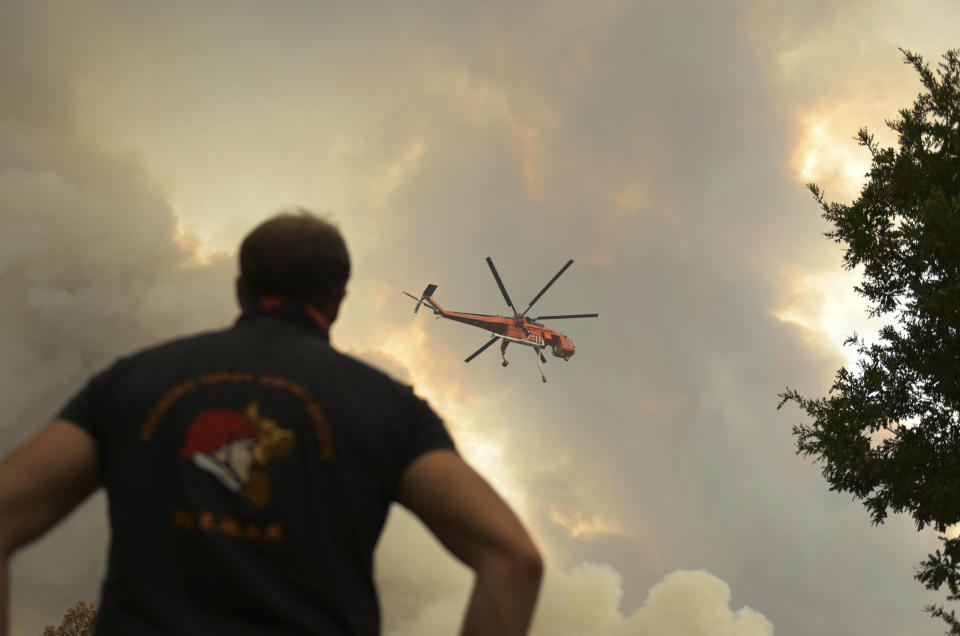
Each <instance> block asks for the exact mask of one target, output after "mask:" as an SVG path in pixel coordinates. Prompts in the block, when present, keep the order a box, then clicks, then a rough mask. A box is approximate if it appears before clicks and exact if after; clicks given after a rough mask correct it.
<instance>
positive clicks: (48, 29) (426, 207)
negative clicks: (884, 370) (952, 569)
mask: <svg viewBox="0 0 960 636" xmlns="http://www.w3.org/2000/svg"><path fill="white" fill-rule="evenodd" d="M958 24H960V5H957V3H955V2H947V1H942V2H933V1H925V2H905V1H904V2H826V1H820V2H809V3H795V2H794V3H789V2H760V1H757V2H747V1H744V2H715V1H714V2H707V1H689V2H681V1H674V2H666V1H650V2H617V1H606V2H593V3H583V2H574V1H572V0H570V1H561V0H558V1H546V0H544V1H538V2H527V3H507V2H486V3H443V2H435V3H429V2H423V3H382V4H366V5H363V6H362V7H361V6H360V5H359V4H357V3H320V2H274V3H265V2H253V1H249V2H230V3H227V2H203V3H195V2H179V1H173V2H165V3H147V2H125V3H120V2H109V1H93V0H90V1H80V2H73V3H61V2H18V1H13V2H4V3H2V5H0V82H2V86H3V87H4V90H3V91H0V293H2V294H3V298H4V310H3V312H0V346H2V352H3V355H2V357H0V359H2V362H0V378H2V382H0V398H2V400H3V404H4V406H5V409H4V414H5V415H4V416H3V417H0V433H2V440H3V441H2V442H0V451H2V452H4V453H5V452H7V451H9V450H10V449H11V448H12V447H13V446H14V445H16V444H17V443H19V442H20V441H22V440H23V439H25V438H26V437H27V436H28V435H29V434H30V433H31V432H33V431H35V430H36V429H37V428H38V427H39V426H41V425H42V424H43V423H44V422H45V421H46V420H47V419H48V418H49V417H50V416H51V415H53V414H54V412H55V411H56V409H57V407H58V405H59V404H60V403H61V402H62V401H63V400H64V399H66V398H67V397H68V396H69V395H70V394H71V393H72V392H73V391H75V390H76V389H78V388H79V386H81V384H82V383H83V381H84V379H85V378H86V377H87V376H88V375H89V374H91V373H93V372H95V371H96V370H98V369H99V368H101V367H102V366H103V365H105V364H107V363H108V362H109V361H110V360H112V359H113V358H115V357H116V356H118V355H121V354H123V353H125V352H127V351H129V350H131V349H134V348H138V347H141V346H145V345H148V344H151V343H153V342H156V341H157V340H159V339H163V338H169V337H172V336H175V335H178V334H182V333H187V332H190V331H193V330H197V329H205V328H214V327H219V326H222V325H226V324H229V322H230V321H231V320H232V319H233V317H234V316H235V310H234V308H233V305H232V296H231V284H232V278H233V276H234V275H235V265H234V261H233V259H234V250H235V246H236V244H237V242H238V241H239V240H240V238H241V237H242V236H243V234H244V233H245V232H247V231H248V230H249V229H250V228H251V227H252V226H253V225H254V224H255V223H257V222H258V221H260V220H262V219H263V218H265V217H266V216H268V215H270V214H272V213H273V212H275V211H277V210H279V209H281V208H284V207H287V206H291V205H302V206H306V207H309V208H312V209H314V210H317V211H321V212H326V213H329V214H331V217H332V219H333V220H334V221H335V222H337V223H338V224H339V225H340V226H341V228H342V229H343V231H344V234H345V235H346V238H347V241H348V243H349V245H350V247H351V251H352V255H353V258H354V261H355V271H354V278H353V280H352V281H351V283H350V285H349V288H348V297H347V300H346V304H345V306H344V310H343V312H342V315H341V319H340V321H339V322H338V323H337V324H336V325H335V326H334V328H333V341H334V343H335V345H336V346H338V347H339V348H341V349H343V350H345V351H347V352H350V353H353V354H354V355H357V356H359V357H362V358H364V359H366V360H368V361H370V362H372V363H374V364H377V365H379V366H380V367H381V368H383V369H385V370H386V371H388V372H390V373H392V374H394V375H395V376H397V377H399V378H401V379H403V380H404V381H407V382H411V383H413V384H414V386H415V387H416V389H417V390H418V392H419V393H421V394H422V395H424V396H425V397H427V398H428V399H429V400H430V401H431V403H432V404H433V405H434V406H435V407H436V409H437V410H438V411H439V412H440V413H441V414H442V415H443V416H444V417H445V418H446V420H447V422H448V424H449V426H450V428H451V430H452V432H453V433H454V435H455V437H456V438H457V441H458V444H459V445H460V448H461V450H462V452H463V454H464V455H465V456H466V457H467V458H468V459H469V460H470V461H472V462H473V463H475V464H476V465H477V467H478V468H479V469H480V470H481V471H482V472H483V473H484V474H485V475H487V476H488V478H489V479H490V480H491V481H493V482H494V483H495V484H496V485H497V486H498V487H499V488H501V489H502V490H503V491H504V493H505V494H506V496H507V498H508V499H509V500H510V501H511V503H513V504H514V505H515V506H516V507H517V509H518V511H519V512H520V514H521V516H522V517H523V519H524V520H525V521H526V522H527V524H528V525H529V526H530V528H531V531H532V532H533V533H534V535H535V537H536V538H537V540H538V541H539V542H540V543H541V545H542V546H543V550H544V552H545V556H546V558H547V561H548V574H547V579H546V583H545V588H544V593H543V597H542V601H541V605H540V608H539V610H538V613H537V616H536V622H535V633H536V634H538V635H539V636H548V635H550V636H552V635H561V636H563V635H567V634H569V635H574V634H597V635H600V636H614V635H616V636H621V635H622V636H626V635H630V636H634V635H640V636H653V635H668V636H670V635H677V636H700V635H707V634H710V635H715V634H723V635H730V636H754V635H761V634H770V633H772V632H773V631H775V632H776V633H778V634H789V635H791V636H792V635H808V634H809V635H814V634H817V635H820V634H874V635H878V636H888V635H889V636H893V635H900V634H904V633H910V634H931V635H932V634H939V633H942V631H943V630H942V628H941V625H940V624H939V623H937V622H935V621H933V620H932V619H929V618H927V617H926V616H925V615H923V614H922V613H921V611H920V610H921V607H922V606H923V605H924V604H926V603H929V602H934V601H938V600H939V599H940V596H939V595H931V594H928V593H925V592H924V591H923V590H922V588H921V587H920V585H919V584H918V583H916V582H915V581H913V579H912V574H913V570H914V567H915V565H916V564H917V563H918V562H919V561H920V560H921V559H922V558H923V557H924V556H925V555H926V553H927V552H928V551H930V550H931V549H932V548H933V547H935V545H936V538H935V537H934V536H933V535H931V534H918V533H916V532H915V531H914V529H913V526H912V525H911V523H910V522H909V520H908V519H902V518H894V519H891V520H890V521H889V522H888V523H887V524H886V525H884V526H882V527H879V528H875V527H872V526H871V525H870V523H869V518H868V515H867V514H866V512H865V511H864V510H863V509H862V507H861V506H860V505H859V504H858V503H856V502H853V501H851V500H850V499H849V498H848V497H846V496H840V495H837V494H835V493H829V492H828V491H827V488H826V482H825V481H824V480H823V479H822V477H821V476H820V472H819V469H818V467H817V466H815V465H812V464H811V463H810V462H809V461H808V460H805V459H801V458H797V457H796V456H795V455H794V453H793V447H794V446H793V439H792V436H791V434H790V427H791V426H792V425H794V424H795V423H797V422H799V421H800V418H801V416H800V414H799V413H798V412H797V411H795V410H786V411H783V412H777V411H776V409H775V407H776V404H777V397H776V395H777V393H778V392H779V391H782V390H783V388H784V387H785V386H787V385H789V386H791V387H795V388H798V389H799V390H801V391H802V392H806V393H810V394H818V393H822V392H825V391H826V389H827V388H828V386H829V384H830V381H831V378H832V374H833V372H834V371H835V370H836V368H837V367H838V366H839V365H840V364H843V363H844V360H845V358H844V352H843V351H842V350H841V349H840V348H839V343H840V342H841V341H842V339H843V337H844V336H845V335H846V334H848V333H850V332H851V331H853V330H862V329H867V328H869V325H867V324H866V323H865V321H864V315H863V310H862V307H861V306H860V304H859V303H858V301H857V299H856V297H854V296H852V295H851V293H850V292H849V289H850V287H851V286H852V281H853V279H852V278H851V277H850V275H849V274H846V273H844V272H842V271H841V269H840V252H839V250H838V248H837V247H836V246H834V245H833V244H831V243H830V242H829V241H827V240H826V239H824V238H823V236H822V233H823V232H824V231H826V229H827V227H826V225H825V224H824V223H823V221H821V220H820V218H819V211H818V209H817V206H816V204H815V202H814V201H813V200H812V198H811V197H810V196H809V194H808V193H807V192H806V191H805V190H804V188H803V184H804V183H805V182H808V181H811V180H813V181H816V182H818V183H819V184H821V185H822V186H823V187H824V188H825V189H826V191H827V196H828V198H832V199H836V200H841V201H843V200H849V199H850V198H852V197H853V196H855V194H856V192H857V191H858V189H859V186H860V184H861V183H862V175H863V173H864V171H865V170H866V167H867V161H868V158H867V153H866V152H864V151H862V150H861V149H859V148H857V146H856V144H855V143H854V142H853V140H852V137H853V135H854V134H855V132H856V130H857V129H858V128H859V127H861V126H868V127H869V128H871V129H872V130H873V131H875V132H877V133H878V134H879V137H880V139H881V140H882V141H885V142H889V141H890V137H889V135H888V134H887V133H886V132H885V130H884V127H883V121H884V119H885V118H890V117H893V116H894V115H895V113H896V111H897V109H899V108H901V107H903V106H906V105H908V104H909V103H910V102H911V100H912V99H913V97H914V96H915V95H916V94H917V92H918V91H919V88H920V86H919V82H918V80H917V77H916V75H915V73H914V72H913V71H912V69H910V68H909V67H907V66H905V65H903V63H902V55H901V54H900V52H899V51H898V50H897V49H898V47H903V48H908V49H911V50H914V51H917V52H919V53H921V54H923V55H924V56H925V57H926V58H927V60H928V61H929V62H931V63H935V62H936V61H937V60H938V58H939V56H940V55H941V54H942V53H943V52H944V51H945V50H946V49H948V48H951V47H956V46H957V45H958V43H957V41H956V39H955V37H956V32H957V25H958ZM486 256H491V257H493V259H494V261H495V262H496V264H497V266H498V268H499V270H500V274H501V276H502V277H503V280H504V283H505V284H506V286H507V289H508V290H509V292H510V294H511V296H512V298H513V300H514V303H515V304H517V305H520V304H521V303H522V304H523V306H526V302H527V301H529V300H530V299H531V298H532V297H533V296H534V295H535V294H536V293H537V291H539V289H540V288H541V287H542V285H543V284H544V283H545V282H546V281H547V280H548V279H549V278H550V277H551V276H552V275H553V274H554V273H555V272H556V271H557V270H558V269H559V268H560V266H562V265H563V263H564V262H565V261H566V260H567V259H568V258H573V259H575V261H576V263H575V265H573V267H571V268H570V269H569V270H568V271H567V272H566V273H565V274H564V276H563V277H562V278H561V279H560V280H559V281H558V282H557V283H556V284H555V285H554V287H553V288H552V289H551V290H550V291H549V293H548V294H546V295H545V296H544V297H543V299H542V300H541V301H539V303H538V305H537V309H536V311H534V312H533V313H540V314H558V313H584V312H599V313H600V318H598V319H592V320H581V321H557V322H556V323H554V324H552V325H551V326H553V327H555V328H558V329H560V330H562V331H563V332H564V333H566V334H567V335H569V336H570V337H571V338H572V339H573V340H574V341H575V342H576V343H577V347H578V348H577V354H576V356H575V357H574V358H573V359H572V360H571V361H570V362H569V363H562V362H559V361H554V360H552V359H551V360H550V362H549V363H548V364H547V365H546V367H545V371H546V374H547V376H548V378H549V382H548V383H547V384H545V385H543V384H541V383H540V380H539V372H538V371H537V368H536V364H535V360H534V357H533V354H532V353H531V352H530V351H529V350H526V349H523V350H517V349H518V348H517V347H511V348H510V349H509V350H508V356H509V357H510V359H511V362H512V364H511V365H510V366H509V367H507V368H506V369H504V368H502V367H501V366H500V360H499V355H498V353H497V352H496V350H495V348H491V349H490V350H488V351H487V352H486V353H484V354H483V355H482V356H480V357H478V358H477V359H475V360H474V361H473V362H471V363H470V364H469V365H465V364H463V362H462V360H463V358H464V357H465V356H466V355H468V354H469V353H470V352H472V351H474V350H475V349H476V348H477V347H478V346H480V344H482V343H483V342H485V340H486V339H487V335H486V334H485V333H484V332H482V331H480V330H477V329H473V328H470V327H467V326H464V325H458V324H454V323H450V322H446V321H435V320H433V319H432V317H431V316H430V315H429V314H425V312H421V313H420V314H418V315H414V314H413V313H412V311H411V309H412V302H410V301H409V299H407V298H405V297H404V296H403V295H402V294H401V293H400V292H401V290H404V289H405V290H408V291H411V292H413V293H419V292H420V291H421V290H422V289H423V287H424V286H425V285H426V284H427V283H435V284H437V285H438V290H437V292H436V298H437V300H438V301H439V302H440V303H442V304H444V306H446V307H447V308H449V309H454V310H459V311H477V312H483V313H497V312H501V313H503V312H506V311H507V308H506V306H505V304H504V302H503V299H502V297H501V296H500V293H499V291H498V289H497V286H496V284H495V282H494V280H493V278H492V277H491V276H490V273H489V271H488V269H487V267H486V264H485V263H484V261H483V259H484V257H486ZM105 531H106V529H105V519H104V502H103V500H102V498H95V499H94V501H92V502H90V503H89V504H85V505H84V506H83V507H82V508H81V509H80V510H79V511H78V512H77V513H76V514H75V515H74V516H73V517H72V518H71V520H70V521H69V522H68V523H67V524H66V525H65V526H63V527H62V528H59V529H58V530H56V531H55V532H53V533H52V534H51V535H50V536H49V537H47V538H45V539H43V540H42V541H40V542H38V543H37V544H36V545H35V546H33V547H31V548H30V549H28V550H26V551H24V552H23V553H21V554H20V555H18V556H17V557H16V558H15V560H14V566H13V579H14V587H13V591H12V596H13V621H14V632H13V633H14V634H15V635H16V636H28V635H33V634H36V633H38V632H39V631H40V629H41V628H42V626H43V625H45V624H48V623H53V622H55V621H56V620H58V618H59V616H60V615H61V614H62V612H63V611H64V610H65V609H66V608H67V607H68V606H70V605H72V604H73V603H74V602H75V601H76V600H79V599H80V598H84V599H95V598H96V595H97V592H98V585H99V579H100V577H101V576H102V572H103V563H104V546H105V544H106V538H105ZM377 563H378V577H379V579H380V582H381V593H382V602H383V606H384V613H385V618H386V623H385V634H389V635H401V634H403V635H407V634H410V635H414V634H416V635H425V636H434V635H440V634H449V633H452V631H453V625H454V624H455V623H456V620H457V617H458V615H459V613H460V612H461V610H462V608H463V606H464V604H465V600H466V596H467V591H468V586H469V577H468V576H467V574H466V573H465V571H464V570H463V569H462V568H461V567H460V566H459V565H456V564H455V563H453V562H452V561H451V559H450V557H448V556H447V555H446V554H445V553H443V551H442V550H441V549H440V548H439V547H437V546H436V545H435V544H434V543H433V542H432V540H431V539H430V538H429V537H428V536H427V535H426V533H425V532H424V531H423V530H422V528H421V527H420V526H419V525H418V524H417V523H416V522H415V521H413V520H411V519H410V518H409V516H407V515H405V514H403V513H402V511H399V510H398V511H396V513H395V514H394V515H392V517H391V520H390V522H389V525H388V529H387V531H386V533H385V535H384V538H383V542H382V545H381V548H380V551H379V553H378V560H377Z"/></svg>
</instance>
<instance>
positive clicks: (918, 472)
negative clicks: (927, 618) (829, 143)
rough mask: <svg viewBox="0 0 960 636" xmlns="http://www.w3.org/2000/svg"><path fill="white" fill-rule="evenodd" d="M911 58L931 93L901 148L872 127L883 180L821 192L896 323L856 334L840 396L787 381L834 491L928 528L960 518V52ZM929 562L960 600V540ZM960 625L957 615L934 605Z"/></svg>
mask: <svg viewBox="0 0 960 636" xmlns="http://www.w3.org/2000/svg"><path fill="white" fill-rule="evenodd" d="M902 52H903V54H904V57H905V63H906V64H909V65H912V66H913V68H914V69H916V71H917V73H919V75H920V79H921V81H922V83H923V88H924V90H923V91H922V92H921V93H920V95H919V96H918V97H917V99H916V101H915V102H914V103H913V106H912V107H911V108H905V109H903V110H901V111H900V112H899V116H898V117H897V118H896V119H894V120H892V121H887V125H888V126H889V127H890V128H891V129H892V130H893V131H895V132H896V133H897V139H898V143H897V146H898V147H897V148H881V147H880V145H879V144H878V143H877V142H876V141H875V140H874V137H873V136H872V135H871V134H870V133H869V132H868V131H867V130H866V129H861V130H860V131H859V133H858V134H857V140H858V141H859V143H860V145H861V146H863V147H865V148H866V149H868V150H869V151H870V154H871V155H872V157H873V161H872V164H871V168H870V172H869V173H868V177H869V181H868V182H867V184H866V185H865V186H864V188H863V190H862V191H861V193H860V197H859V198H858V199H857V200H856V201H854V202H853V203H852V204H850V205H842V204H838V203H828V202H826V201H825V200H824V194H823V192H822V191H821V190H820V188H818V187H817V186H816V185H814V184H810V185H808V188H809V189H810V191H811V192H812V193H813V195H814V197H816V199H817V201H818V203H819V204H820V206H821V208H822V210H823V216H824V218H825V219H827V220H828V221H829V222H830V223H831V224H832V225H833V228H834V229H833V230H832V231H830V232H828V233H827V234H826V235H827V236H828V237H829V238H831V239H833V240H834V241H835V242H837V243H839V244H841V245H843V247H844V257H843V264H844V267H845V268H846V269H852V268H855V267H862V268H863V279H862V282H861V283H860V284H859V285H858V286H857V287H856V288H855V290H856V291H857V292H858V293H859V294H860V295H861V296H863V297H864V298H865V299H866V300H867V301H868V304H869V306H870V313H871V315H873V316H881V317H884V318H885V319H886V320H889V321H890V324H887V325H886V326H884V327H883V328H882V329H881V330H880V332H879V334H878V338H877V340H876V342H874V343H872V344H869V345H868V344H866V343H865V342H864V340H863V339H861V338H859V337H858V336H856V335H853V336H851V337H850V338H849V339H848V340H847V343H846V344H848V345H849V346H853V347H855V348H856V351H857V353H858V356H859V359H858V363H857V369H855V370H848V369H846V368H841V369H840V370H839V371H838V372H837V374H836V379H835V381H834V383H833V386H832V387H831V388H830V392H829V393H828V395H827V396H826V397H822V398H816V399H811V398H807V397H804V396H801V395H800V394H799V393H797V391H795V390H792V389H789V388H788V389H787V390H786V392H785V393H783V394H781V396H780V397H781V402H780V406H783V404H784V403H786V402H794V403H796V404H797V405H798V406H799V407H800V408H801V409H802V410H804V411H805V412H806V413H807V415H808V416H809V417H810V419H811V420H812V423H810V424H802V425H798V426H795V427H794V428H793V432H794V435H795V436H796V440H797V453H798V454H802V455H808V456H812V457H814V458H816V460H817V461H818V462H820V463H821V464H822V466H823V475H824V477H825V478H826V479H827V481H828V482H829V484H830V489H831V490H835V491H839V492H846V493H851V494H852V495H853V496H854V498H856V499H860V500H862V501H863V504H864V506H865V507H866V508H867V510H868V511H869V513H870V517H871V519H872V521H873V522H874V523H875V524H879V523H882V522H883V521H884V519H886V517H887V515H888V514H889V513H891V512H893V513H901V512H906V513H909V514H910V516H912V517H913V520H914V521H915V522H916V526H917V529H918V530H922V529H923V528H925V527H928V526H929V527H932V528H934V529H935V530H937V531H939V532H944V531H945V530H946V529H947V528H948V527H949V526H952V525H953V524H956V523H960V51H958V50H951V51H948V52H947V53H946V54H945V55H944V56H943V60H942V61H941V62H940V63H939V64H938V66H937V68H936V69H933V70H932V69H931V68H930V66H929V65H927V64H925V63H924V61H923V59H922V58H921V57H920V56H919V55H916V54H914V53H911V52H910V51H902ZM942 541H943V545H942V549H941V550H937V551H936V553H935V554H931V555H929V556H928V557H927V559H926V560H925V561H923V562H921V564H920V567H919V569H918V570H917V572H916V576H915V578H916V579H917V580H919V581H920V582H921V583H923V584H924V585H925V586H926V587H927V588H928V589H931V590H939V589H941V588H942V587H943V586H944V585H945V586H946V588H947V591H948V594H947V599H948V600H952V601H956V600H960V539H947V538H946V537H942ZM926 611H928V612H930V613H931V614H932V615H933V616H936V617H939V618H942V619H943V620H945V621H946V622H947V624H948V625H949V626H950V631H949V632H948V633H950V634H960V619H958V618H957V616H956V612H955V611H947V610H945V609H944V608H943V607H939V606H930V607H927V608H926Z"/></svg>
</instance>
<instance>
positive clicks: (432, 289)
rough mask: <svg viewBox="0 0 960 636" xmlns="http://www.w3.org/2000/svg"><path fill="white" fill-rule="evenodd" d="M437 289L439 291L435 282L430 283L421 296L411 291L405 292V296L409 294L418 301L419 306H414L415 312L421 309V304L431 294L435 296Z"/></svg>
mask: <svg viewBox="0 0 960 636" xmlns="http://www.w3.org/2000/svg"><path fill="white" fill-rule="evenodd" d="M435 291H437V286H436V285H434V284H433V283H430V284H429V285H427V288H426V289H424V290H423V293H422V294H420V298H417V297H416V296H414V295H413V294H411V293H410V292H403V293H404V295H405V296H409V297H410V298H413V299H414V300H415V301H417V306H416V307H414V308H413V313H417V312H418V311H420V305H422V304H423V302H424V301H425V300H427V299H428V298H429V297H430V296H433V292H435Z"/></svg>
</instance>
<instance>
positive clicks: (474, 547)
mask: <svg viewBox="0 0 960 636" xmlns="http://www.w3.org/2000/svg"><path fill="white" fill-rule="evenodd" d="M399 500H400V503H402V504H403V505H405V506H406V507H407V508H409V509H410V510H411V511H412V512H413V513H414V514H416V515H417V516H418V517H420V519H421V520H422V521H423V522H424V523H425V524H426V525H427V527H428V528H430V530H431V531H432V532H433V533H434V534H435V535H436V537H437V538H438V539H439V540H440V542H441V543H442V544H443V545H444V546H446V548H447V549H448V550H450V551H451V552H452V553H453V554H454V555H455V556H456V557H457V558H459V559H460V560H461V561H463V562H464V563H465V564H466V565H468V566H469V567H471V568H472V569H473V570H474V571H475V572H476V575H477V576H476V581H475V582H474V587H473V593H472V595H471V597H470V605H469V606H468V608H467V613H466V617H465V618H464V623H463V629H462V630H461V636H488V635H491V636H492V635H496V636H515V635H516V636H522V635H524V634H526V633H527V630H528V628H529V626H530V618H531V617H532V615H533V609H534V606H535V605H536V602H537V593H538V591H539V589H540V579H541V577H542V575H543V561H542V559H541V557H540V553H539V552H538V551H537V548H536V546H535V545H534V543H533V541H532V540H531V539H530V536H529V535H528V534H527V531H526V530H525V529H524V528H523V525H522V524H521V523H520V520H519V519H517V516H516V515H515V514H514V513H513V511H512V510H511V509H510V507H509V506H507V504H506V503H505V502H504V501H503V500H502V499H501V498H500V496H499V495H497V493H496V492H494V490H493V488H491V487H490V485H489V484H488V483H487V482H486V481H485V480H484V479H483V478H482V477H481V476H480V475H478V474H477V473H476V472H475V471H474V470H473V469H472V468H470V467H469V466H468V465H467V464H466V463H465V462H464V461H463V460H462V459H460V457H459V456H458V455H457V454H456V453H455V452H453V451H448V450H436V451H431V452H428V453H426V454H424V455H422V456H420V457H419V458H417V459H416V460H414V462H413V463H412V464H411V465H410V466H409V467H408V468H407V470H406V472H404V474H403V476H402V477H401V479H400V489H399Z"/></svg>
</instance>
